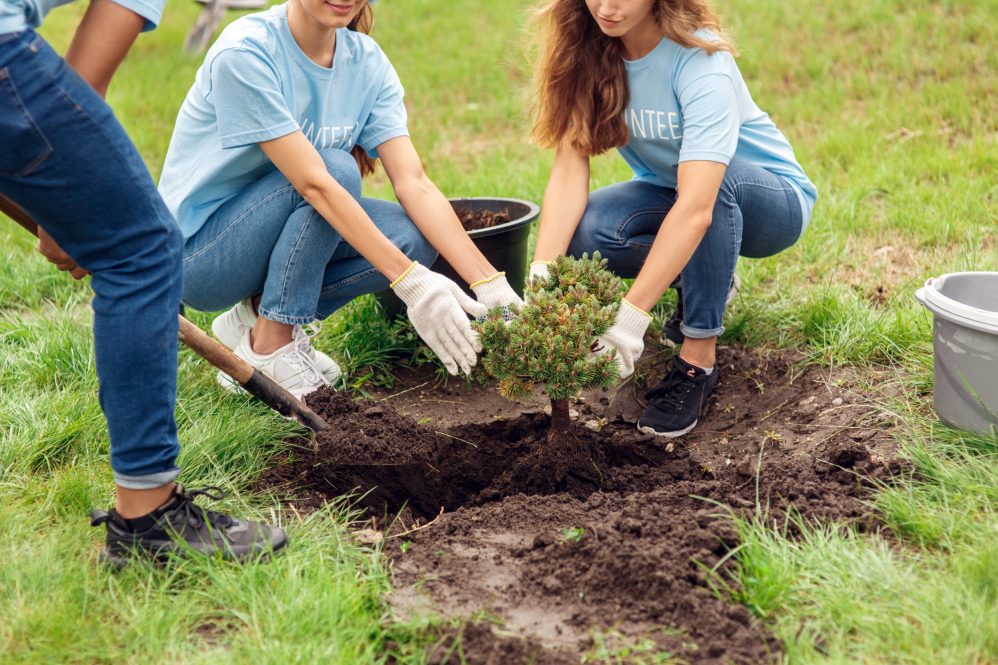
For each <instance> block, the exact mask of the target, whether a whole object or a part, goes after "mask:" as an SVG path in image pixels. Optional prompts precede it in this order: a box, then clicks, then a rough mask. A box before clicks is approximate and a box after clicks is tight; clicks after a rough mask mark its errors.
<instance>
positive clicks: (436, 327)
mask: <svg viewBox="0 0 998 665" xmlns="http://www.w3.org/2000/svg"><path fill="white" fill-rule="evenodd" d="M391 287H392V290H393V291H394V292H395V295H397V296H398V297H399V298H401V300H402V302H404V303H405V304H406V307H407V308H408V315H409V320H410V321H412V325H413V327H415V328H416V332H417V333H419V336H420V338H422V340H423V341H424V342H426V345H427V346H429V347H430V349H431V350H432V351H433V352H434V353H435V354H437V357H438V358H440V360H441V361H442V362H443V364H444V367H446V368H447V371H448V372H450V373H451V374H457V370H458V367H460V368H461V370H463V371H464V373H465V374H469V373H471V368H472V367H473V366H474V365H475V363H476V362H478V356H477V355H476V354H477V353H478V352H479V351H481V350H482V345H481V343H480V342H479V341H478V335H476V334H475V331H473V330H472V329H471V323H470V322H469V321H468V317H467V314H470V315H472V316H474V317H479V316H485V313H486V312H488V310H489V308H488V307H486V306H485V305H483V304H481V303H478V302H475V300H474V299H473V298H471V297H470V296H469V295H468V294H466V293H465V292H464V291H462V290H461V287H459V286H458V285H457V284H455V283H454V282H452V281H451V280H449V279H447V278H446V277H444V276H443V275H440V274H438V273H435V272H433V271H432V270H429V269H427V268H426V266H422V265H420V264H419V262H418V261H413V262H412V265H411V266H409V268H408V269H407V270H406V271H405V272H404V273H402V276H401V277H399V278H398V279H397V280H395V281H394V282H392V284H391Z"/></svg>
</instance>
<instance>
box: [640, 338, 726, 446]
mask: <svg viewBox="0 0 998 665" xmlns="http://www.w3.org/2000/svg"><path fill="white" fill-rule="evenodd" d="M719 375H720V371H719V369H718V368H717V367H714V371H713V372H711V373H710V374H709V375H708V374H707V373H706V372H705V371H704V370H703V369H701V368H699V367H697V366H695V365H691V364H689V363H688V362H686V361H685V360H683V359H682V358H680V357H679V356H675V357H674V358H673V359H672V365H671V366H670V367H669V373H668V374H666V375H665V378H664V379H662V380H661V381H660V382H659V384H658V385H657V386H655V387H654V388H652V389H651V390H650V391H649V392H648V394H647V395H646V397H647V398H648V406H647V407H645V411H644V413H642V414H641V417H640V418H638V429H639V430H640V431H642V432H644V433H646V434H654V435H656V436H664V437H667V438H670V439H672V438H675V437H677V436H682V435H683V434H686V433H687V432H689V431H690V430H691V429H693V428H694V427H696V424H697V422H699V420H700V411H701V410H702V409H703V406H704V405H705V404H706V403H707V398H708V397H710V394H711V393H712V392H713V391H714V386H716V385H717V379H718V376H719Z"/></svg>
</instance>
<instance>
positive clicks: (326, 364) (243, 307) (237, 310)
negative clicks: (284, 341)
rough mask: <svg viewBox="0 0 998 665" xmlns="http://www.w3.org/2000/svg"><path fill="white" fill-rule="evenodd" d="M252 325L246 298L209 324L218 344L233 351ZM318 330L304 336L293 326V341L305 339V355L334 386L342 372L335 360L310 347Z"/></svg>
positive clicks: (253, 320)
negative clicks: (309, 357)
mask: <svg viewBox="0 0 998 665" xmlns="http://www.w3.org/2000/svg"><path fill="white" fill-rule="evenodd" d="M254 325H256V312H254V311H253V303H252V302H251V301H250V299H249V298H246V299H245V300H240V301H239V302H238V303H236V305H235V307H233V308H232V309H230V310H229V311H227V312H225V313H224V314H220V315H219V316H216V317H215V320H214V321H212V322H211V332H212V333H214V335H215V337H216V338H217V339H218V341H219V342H221V343H222V344H224V345H225V346H227V347H229V348H230V349H233V350H235V348H236V346H237V345H238V344H239V342H240V341H241V340H242V339H243V337H245V336H246V333H247V332H249V331H250V330H252V328H253V326H254ZM319 328H320V326H319V324H317V323H316V324H313V325H312V334H311V335H306V334H305V333H304V332H303V331H302V329H301V326H295V328H294V331H293V332H292V337H293V339H295V340H299V337H300V336H304V337H305V338H306V339H305V345H306V346H307V347H308V348H307V353H308V354H309V355H310V356H311V358H312V361H313V363H314V364H315V366H316V367H318V368H319V371H320V372H322V375H323V376H324V377H326V381H327V382H328V383H330V384H334V383H336V382H337V381H339V380H340V377H341V376H343V371H342V370H341V369H340V366H339V365H337V364H336V361H335V360H333V359H332V358H330V357H329V356H327V355H326V354H325V353H323V352H322V351H319V350H318V349H316V348H315V347H314V346H312V342H311V337H314V336H315V335H316V333H318V332H319ZM299 342H300V340H299Z"/></svg>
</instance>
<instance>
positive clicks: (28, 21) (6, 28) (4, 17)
mask: <svg viewBox="0 0 998 665" xmlns="http://www.w3.org/2000/svg"><path fill="white" fill-rule="evenodd" d="M70 2H73V0H0V35H3V34H6V33H8V32H20V31H21V30H27V29H28V28H37V27H38V26H40V25H41V24H42V21H44V20H45V16H46V14H48V13H49V12H50V11H52V10H53V9H55V8H56V7H60V6H62V5H68V4H69V3H70ZM114 3H115V4H117V5H121V6H122V7H124V8H125V9H130V10H132V11H133V12H135V13H136V14H138V15H139V16H141V17H142V18H144V19H145V20H146V26H145V29H146V30H152V29H153V28H155V27H156V26H157V25H159V19H160V18H161V17H162V16H163V5H164V4H166V0H114Z"/></svg>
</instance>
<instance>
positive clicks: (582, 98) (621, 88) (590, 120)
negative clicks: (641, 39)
mask: <svg viewBox="0 0 998 665" xmlns="http://www.w3.org/2000/svg"><path fill="white" fill-rule="evenodd" d="M652 16H654V18H655V20H656V21H658V24H659V26H660V27H661V29H662V33H663V34H664V35H665V36H666V37H668V38H669V39H671V40H672V41H674V42H676V43H677V44H680V45H681V46H685V47H688V48H694V47H695V48H702V49H703V50H704V51H706V52H707V53H710V54H713V53H717V52H718V51H727V52H729V53H731V54H732V55H737V51H736V50H735V47H734V44H733V43H732V42H731V39H730V38H729V37H728V36H727V35H726V34H725V32H724V31H723V30H722V29H721V24H720V20H719V19H718V16H717V14H716V13H715V12H714V10H713V9H712V8H711V7H710V4H709V3H708V2H707V1H706V0H656V2H655V4H654V5H653V6H652ZM536 17H537V27H538V31H537V32H538V44H539V53H538V62H537V66H536V68H535V70H534V99H535V100H536V101H535V103H534V116H535V120H534V128H533V131H532V137H533V139H534V141H535V142H536V143H538V144H539V145H541V146H542V147H545V148H553V147H556V146H558V145H560V144H561V143H563V142H565V141H568V142H569V144H570V145H571V146H572V147H573V148H575V149H576V150H578V151H579V152H581V153H582V154H584V155H586V156H592V155H598V154H600V153H603V152H606V151H607V150H609V149H611V148H617V147H620V146H622V145H625V144H626V143H627V141H628V134H627V124H626V123H625V121H624V110H625V109H626V108H627V103H628V101H629V98H630V91H629V90H628V87H627V70H626V69H625V67H624V45H623V42H622V41H621V40H620V39H619V38H616V37H608V36H607V35H605V34H603V32H602V31H601V30H600V29H599V26H598V25H597V24H596V21H595V20H594V19H593V17H592V14H590V12H589V9H588V7H586V3H585V0H549V1H548V2H547V4H545V5H544V6H542V7H541V8H540V9H538V11H537V13H536ZM701 28H708V29H710V30H712V31H713V32H714V33H715V35H716V39H713V40H711V39H704V38H703V37H700V36H698V35H697V34H696V31H697V30H699V29H701Z"/></svg>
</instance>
